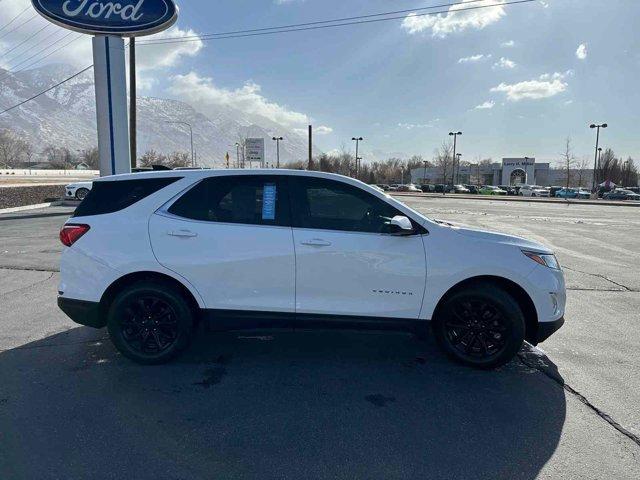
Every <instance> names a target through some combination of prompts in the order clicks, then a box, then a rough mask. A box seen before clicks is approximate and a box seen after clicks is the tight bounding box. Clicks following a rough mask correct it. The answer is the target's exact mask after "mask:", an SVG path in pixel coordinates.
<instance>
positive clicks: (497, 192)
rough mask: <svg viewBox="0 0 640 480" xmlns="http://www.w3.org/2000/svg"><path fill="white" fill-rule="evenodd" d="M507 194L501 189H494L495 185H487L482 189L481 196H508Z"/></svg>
mask: <svg viewBox="0 0 640 480" xmlns="http://www.w3.org/2000/svg"><path fill="white" fill-rule="evenodd" d="M506 194H507V192H506V191H504V190H502V189H501V188H500V187H494V186H493V185H485V186H483V187H481V188H480V195H506Z"/></svg>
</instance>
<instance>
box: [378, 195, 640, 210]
mask: <svg viewBox="0 0 640 480" xmlns="http://www.w3.org/2000/svg"><path fill="white" fill-rule="evenodd" d="M389 194H390V195H391V196H393V197H415V198H425V199H426V198H447V199H454V200H485V201H496V202H524V203H549V204H552V205H600V206H604V207H640V202H613V201H607V200H599V201H598V200H563V199H559V198H558V199H556V198H531V197H516V196H511V197H509V196H499V195H460V194H455V193H450V194H448V195H442V194H437V193H436V194H433V193H404V192H391V193H389Z"/></svg>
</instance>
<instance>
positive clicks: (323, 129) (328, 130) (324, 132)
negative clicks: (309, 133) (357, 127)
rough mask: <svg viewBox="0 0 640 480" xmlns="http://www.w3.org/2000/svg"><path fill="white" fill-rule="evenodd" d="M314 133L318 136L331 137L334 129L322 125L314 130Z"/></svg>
mask: <svg viewBox="0 0 640 480" xmlns="http://www.w3.org/2000/svg"><path fill="white" fill-rule="evenodd" d="M313 133H315V134H316V135H329V134H330V133H333V128H331V127H327V126H326V125H320V126H318V127H314V128H313Z"/></svg>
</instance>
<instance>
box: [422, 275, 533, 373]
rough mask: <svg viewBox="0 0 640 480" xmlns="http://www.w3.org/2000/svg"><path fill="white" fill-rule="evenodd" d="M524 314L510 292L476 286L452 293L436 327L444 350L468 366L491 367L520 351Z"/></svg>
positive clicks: (439, 310)
mask: <svg viewBox="0 0 640 480" xmlns="http://www.w3.org/2000/svg"><path fill="white" fill-rule="evenodd" d="M524 325H525V322H524V315H523V314H522V310H521V309H520V307H519V305H518V303H517V302H516V301H515V300H514V299H513V297H511V296H510V295H509V294H508V293H507V292H505V291H504V290H502V289H500V288H496V287H494V286H485V285H476V286H472V287H469V288H467V289H465V290H461V291H458V292H456V293H454V294H452V295H451V296H449V297H448V298H447V299H446V300H445V303H444V304H443V305H441V306H440V307H439V308H438V313H437V318H435V319H434V322H433V329H434V334H435V337H436V340H437V341H438V344H439V345H440V347H441V348H442V349H443V350H444V351H445V353H446V354H447V355H448V356H449V357H451V358H453V359H454V360H457V361H458V362H461V363H464V364H466V365H469V366H472V367H476V368H483V369H490V368H496V367H499V366H501V365H504V364H505V363H507V362H509V361H510V360H511V359H512V358H513V357H514V356H515V355H516V354H517V353H518V351H519V350H520V348H521V347H522V344H523V342H524V334H525V327H524Z"/></svg>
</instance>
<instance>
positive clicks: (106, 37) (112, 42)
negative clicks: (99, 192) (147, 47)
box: [31, 0, 178, 176]
mask: <svg viewBox="0 0 640 480" xmlns="http://www.w3.org/2000/svg"><path fill="white" fill-rule="evenodd" d="M31 1H32V3H33V7H34V8H35V9H36V11H37V12H38V13H39V14H40V15H42V16H43V17H45V18H46V19H47V20H49V21H50V22H53V23H55V24H56V25H59V26H61V27H64V28H68V29H70V30H74V31H77V32H81V33H87V34H90V35H94V38H93V67H94V75H95V89H96V115H97V121H98V149H99V150H100V175H101V176H105V175H117V174H120V173H130V172H131V159H130V149H129V121H128V117H127V80H126V64H125V55H124V48H125V45H124V37H136V36H142V35H151V34H153V33H157V32H160V31H162V30H165V29H167V28H169V27H170V26H171V25H173V24H174V23H175V22H176V20H177V19H178V9H177V7H176V5H175V3H174V2H173V0H118V1H104V0H103V1H100V0H31Z"/></svg>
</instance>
